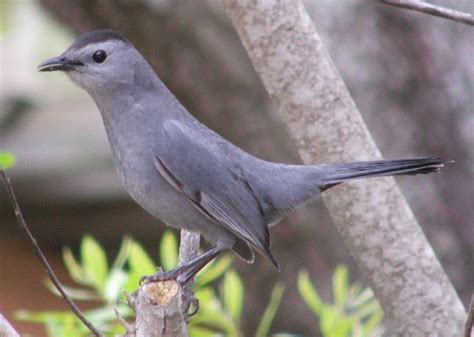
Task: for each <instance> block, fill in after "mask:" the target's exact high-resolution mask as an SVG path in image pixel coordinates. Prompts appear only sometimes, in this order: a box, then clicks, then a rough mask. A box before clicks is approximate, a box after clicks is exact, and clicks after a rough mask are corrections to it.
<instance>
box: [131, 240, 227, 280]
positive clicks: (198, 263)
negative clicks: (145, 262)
mask: <svg viewBox="0 0 474 337" xmlns="http://www.w3.org/2000/svg"><path fill="white" fill-rule="evenodd" d="M222 250H223V249H222V248H219V247H213V248H211V249H209V250H208V251H206V252H204V253H202V254H201V255H198V256H196V257H195V258H194V259H191V260H189V261H186V262H185V263H183V264H182V265H180V266H178V267H176V268H175V269H173V270H170V271H165V272H162V271H160V272H157V273H156V274H154V275H150V276H142V278H141V279H140V283H143V282H158V281H167V280H176V282H178V283H179V284H181V285H182V286H184V285H185V284H186V283H187V282H188V281H189V280H190V279H192V278H193V276H194V275H196V274H197V273H198V272H199V271H200V270H201V269H202V268H203V267H204V266H205V265H206V264H208V263H209V262H211V261H212V260H213V259H214V258H215V257H216V256H217V255H219V254H220V253H221V252H222Z"/></svg>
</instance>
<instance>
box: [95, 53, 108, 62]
mask: <svg viewBox="0 0 474 337" xmlns="http://www.w3.org/2000/svg"><path fill="white" fill-rule="evenodd" d="M92 58H93V59H94V61H95V62H97V63H102V62H104V61H105V59H106V58H107V53H106V52H105V51H103V50H98V51H96V52H95V53H94V55H92Z"/></svg>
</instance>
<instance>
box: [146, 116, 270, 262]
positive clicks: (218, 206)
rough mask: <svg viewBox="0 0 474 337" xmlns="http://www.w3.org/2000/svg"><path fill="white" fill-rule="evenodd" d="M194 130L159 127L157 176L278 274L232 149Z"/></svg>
mask: <svg viewBox="0 0 474 337" xmlns="http://www.w3.org/2000/svg"><path fill="white" fill-rule="evenodd" d="M195 126H196V125H193V127H190V126H187V125H185V124H183V123H181V122H179V121H168V122H165V123H164V126H163V127H164V133H163V137H164V139H163V141H162V142H160V145H159V148H157V149H155V158H154V164H155V167H156V168H157V171H158V172H159V173H160V174H161V175H162V176H163V177H164V178H165V179H166V180H167V181H168V182H169V183H170V184H171V185H172V186H173V187H174V188H175V189H177V190H178V191H180V192H181V193H183V194H184V195H185V196H186V197H187V198H188V200H189V201H190V202H191V203H192V204H193V205H194V206H195V207H196V208H197V209H198V210H199V211H201V213H203V214H204V215H206V216H207V217H208V218H209V219H211V220H212V221H215V222H217V223H219V224H221V225H222V226H224V227H225V228H226V229H227V230H229V231H230V232H231V233H233V234H234V235H235V236H237V237H238V238H239V239H241V240H243V241H244V242H246V243H247V244H249V245H250V246H251V247H252V248H254V249H255V250H257V251H258V252H259V253H260V254H262V255H263V256H265V257H267V258H269V259H270V261H272V263H273V264H275V266H276V267H277V268H278V265H277V263H276V261H275V259H274V257H273V255H272V253H271V251H270V238H269V233H268V227H267V224H266V223H265V220H264V216H263V211H262V208H261V206H260V203H259V202H258V200H257V198H256V197H255V194H254V193H253V191H252V188H251V186H250V185H249V184H248V182H247V180H246V179H245V177H244V174H243V172H241V170H240V169H239V166H238V165H237V164H236V160H238V158H235V156H236V154H235V152H234V151H233V148H232V147H231V146H226V145H228V144H226V143H225V141H224V140H222V139H221V138H220V137H219V136H218V135H216V134H215V133H213V132H212V131H210V130H208V129H204V128H202V126H201V125H198V127H197V128H196V127H195Z"/></svg>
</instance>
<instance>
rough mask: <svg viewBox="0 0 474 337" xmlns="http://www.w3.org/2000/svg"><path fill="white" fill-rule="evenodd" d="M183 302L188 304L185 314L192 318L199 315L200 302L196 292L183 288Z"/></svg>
mask: <svg viewBox="0 0 474 337" xmlns="http://www.w3.org/2000/svg"><path fill="white" fill-rule="evenodd" d="M181 289H182V293H181V296H182V300H183V302H184V303H186V309H185V314H186V316H187V317H191V316H194V315H196V314H197V312H198V311H199V300H198V299H197V298H196V297H195V296H194V292H193V291H192V290H191V289H189V287H187V286H185V287H182V288H181Z"/></svg>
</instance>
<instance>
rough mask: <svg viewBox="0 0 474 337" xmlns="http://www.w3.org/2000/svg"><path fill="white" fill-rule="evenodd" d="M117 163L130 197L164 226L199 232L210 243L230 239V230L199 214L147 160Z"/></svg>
mask: <svg viewBox="0 0 474 337" xmlns="http://www.w3.org/2000/svg"><path fill="white" fill-rule="evenodd" d="M122 164H123V165H119V166H118V167H119V169H118V171H119V175H120V177H121V178H122V181H123V184H124V186H125V188H126V190H127V191H128V193H129V194H130V195H131V196H132V198H133V199H134V200H135V201H136V202H137V203H138V204H139V205H140V206H141V207H142V208H144V209H145V210H146V211H147V212H148V213H150V214H151V215H153V216H155V217H157V218H158V219H160V220H161V221H162V222H164V223H165V224H167V225H168V226H171V227H175V228H180V229H187V230H190V231H195V232H199V233H200V234H201V235H203V236H204V238H205V239H206V240H207V241H209V242H210V243H212V244H217V243H223V242H222V241H230V239H231V238H230V237H229V236H230V235H231V234H230V233H229V232H228V231H227V230H225V229H224V228H222V227H221V226H219V225H217V224H216V223H215V222H213V221H212V220H210V219H209V218H208V217H206V216H205V215H204V214H202V213H201V212H200V211H199V210H198V209H197V208H196V206H195V205H193V204H192V203H191V202H190V201H189V199H188V198H187V197H186V196H185V195H184V194H183V193H181V192H180V191H178V190H176V189H175V188H174V187H173V186H171V185H170V184H169V183H168V182H167V181H166V180H165V179H164V178H162V177H161V175H160V174H159V172H158V171H157V170H156V168H155V167H154V165H153V164H152V161H151V160H150V163H148V161H147V162H141V164H140V163H139V161H137V160H136V158H135V160H134V161H133V163H128V164H127V163H122Z"/></svg>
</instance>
